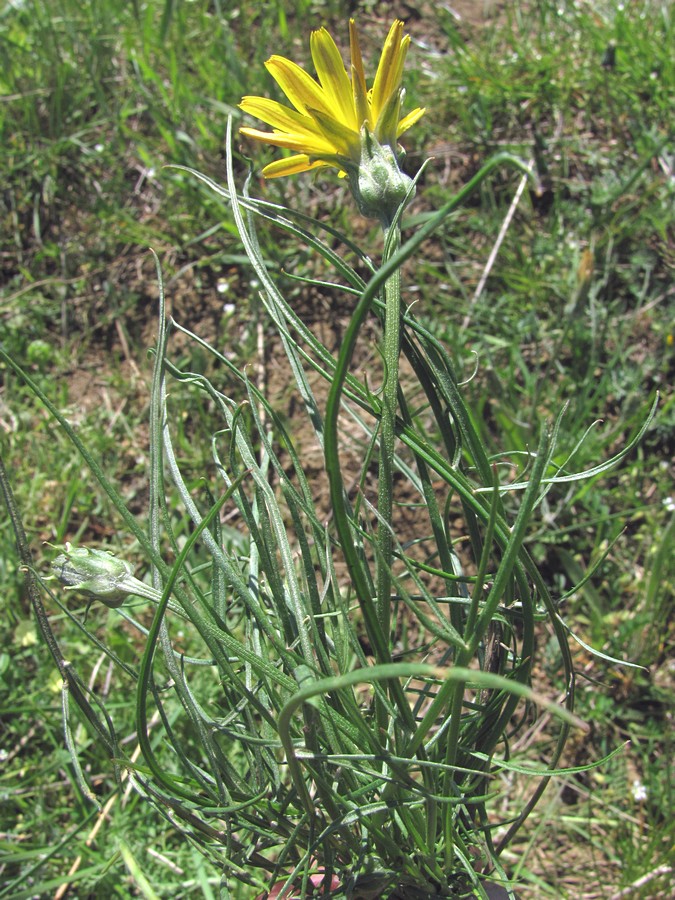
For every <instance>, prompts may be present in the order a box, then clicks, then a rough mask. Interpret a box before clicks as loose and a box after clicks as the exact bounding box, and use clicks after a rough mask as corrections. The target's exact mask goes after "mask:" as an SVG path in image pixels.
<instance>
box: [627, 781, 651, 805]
mask: <svg viewBox="0 0 675 900" xmlns="http://www.w3.org/2000/svg"><path fill="white" fill-rule="evenodd" d="M631 793H632V794H633V799H634V800H635V802H636V803H642V802H643V801H644V800H646V799H647V788H646V787H645V786H644V784H643V783H642V782H641V781H640V779H639V778H636V779H635V780H634V781H633V787H632V789H631Z"/></svg>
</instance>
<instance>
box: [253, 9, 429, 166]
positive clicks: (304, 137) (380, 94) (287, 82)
mask: <svg viewBox="0 0 675 900" xmlns="http://www.w3.org/2000/svg"><path fill="white" fill-rule="evenodd" d="M349 42H350V50H351V78H350V76H349V75H348V74H347V72H346V70H345V67H344V64H343V62H342V58H341V56H340V52H339V50H338V48H337V46H336V45H335V41H334V40H333V38H332V37H331V36H330V34H329V33H328V31H326V29H325V28H320V29H319V30H318V31H314V32H313V33H312V36H311V39H310V48H311V53H312V60H313V62H314V66H315V68H316V74H317V80H315V79H314V78H312V77H311V76H310V75H309V74H308V73H307V72H305V70H304V69H302V68H301V67H300V66H298V65H297V64H296V63H294V62H292V61H291V60H290V59H285V58H284V57H283V56H271V57H270V58H269V59H268V60H267V62H266V63H265V65H266V67H267V70H268V72H269V73H270V74H271V75H272V77H273V78H274V80H275V81H276V82H277V84H278V85H279V87H280V88H281V90H282V91H283V92H284V94H285V95H286V96H287V97H288V99H289V100H290V102H291V103H292V104H293V107H294V108H292V109H291V108H290V107H287V106H283V105H282V104H281V103H277V102H276V101H274V100H269V99H266V98H265V97H244V98H243V100H242V101H241V103H240V104H239V105H240V107H241V109H243V110H244V112H247V113H249V114H250V115H252V116H255V117H256V118H258V119H261V120H262V121H263V122H265V123H266V124H267V125H270V126H271V127H272V128H273V131H271V132H269V131H259V130H258V129H256V128H242V129H241V133H242V134H244V135H247V136H248V137H252V138H254V139H255V140H257V141H262V142H263V143H266V144H272V145H274V146H276V147H285V148H287V149H289V150H294V151H296V152H295V154H294V155H293V156H290V157H288V158H286V159H279V160H276V161H275V162H272V163H270V164H269V165H267V166H265V168H264V169H263V175H264V176H265V177H266V178H276V177H278V176H280V175H293V174H296V173H297V172H307V171H309V170H310V169H317V168H321V167H325V166H332V167H334V168H337V169H339V171H340V173H341V174H343V175H344V174H346V175H349V176H350V179H351V178H352V177H356V176H357V173H358V169H359V166H360V165H361V162H362V150H363V146H364V140H363V135H364V132H365V133H367V134H368V135H369V136H370V141H371V142H372V139H373V138H374V140H375V142H376V143H377V144H379V145H381V146H382V147H383V148H387V147H388V148H390V153H391V154H393V156H394V159H396V155H397V151H398V144H397V142H398V138H399V137H400V136H401V135H402V134H403V133H404V132H405V131H407V130H408V128H410V127H411V126H412V125H414V124H415V122H417V121H418V119H419V118H420V117H421V116H422V114H423V113H424V110H423V109H420V108H417V109H415V110H413V111H412V112H410V113H408V114H407V115H405V116H403V117H402V116H401V104H402V100H403V95H404V92H403V90H402V88H401V79H402V75H403V64H404V62H405V57H406V53H407V51H408V46H409V44H410V37H409V36H408V35H404V34H403V22H401V21H399V20H396V21H395V22H394V24H393V25H392V26H391V28H390V29H389V34H388V35H387V39H386V41H385V43H384V48H383V50H382V55H381V57H380V62H379V65H378V67H377V72H376V74H375V80H374V82H373V84H372V87H371V88H370V89H369V88H368V87H367V85H366V76H365V72H364V69H363V60H362V58H361V49H360V47H359V41H358V37H357V34H356V27H355V24H354V20H353V19H352V20H350V22H349ZM371 146H372V143H371Z"/></svg>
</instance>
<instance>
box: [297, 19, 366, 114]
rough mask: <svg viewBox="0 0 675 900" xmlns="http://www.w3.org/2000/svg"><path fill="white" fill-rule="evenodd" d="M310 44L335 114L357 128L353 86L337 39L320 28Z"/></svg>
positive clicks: (312, 36)
mask: <svg viewBox="0 0 675 900" xmlns="http://www.w3.org/2000/svg"><path fill="white" fill-rule="evenodd" d="M309 45H310V50H311V52H312V59H313V61H314V66H315V67H316V74H317V75H318V77H319V81H320V82H321V86H322V87H323V89H324V94H325V96H326V101H327V102H328V103H329V104H330V106H331V107H332V112H333V116H334V117H335V118H337V119H339V120H340V121H341V122H342V123H343V124H344V125H346V126H347V127H348V128H354V129H357V128H358V127H359V123H358V122H357V121H356V113H355V111H354V99H353V97H352V86H351V83H350V81H349V77H348V75H347V73H346V71H345V67H344V63H343V62H342V57H341V56H340V51H339V50H338V48H337V47H336V45H335V41H334V40H333V38H332V37H331V36H330V34H329V33H328V32H327V31H326V29H325V28H320V29H319V30H318V31H313V32H312V35H311V37H310V42H309Z"/></svg>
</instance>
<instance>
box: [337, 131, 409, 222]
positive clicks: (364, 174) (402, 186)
mask: <svg viewBox="0 0 675 900" xmlns="http://www.w3.org/2000/svg"><path fill="white" fill-rule="evenodd" d="M347 174H348V177H349V185H350V187H351V190H352V194H353V195H354V199H355V200H356V202H357V204H358V207H359V210H360V212H361V214H362V215H364V216H368V217H369V218H371V219H379V220H380V222H382V224H383V225H384V226H385V227H387V226H389V225H390V224H391V222H392V221H393V218H394V216H395V215H396V212H397V210H398V208H399V206H400V205H401V204H402V203H403V202H404V201H405V200H406V198H408V201H409V200H411V199H412V198H413V196H414V191H411V188H412V184H413V182H412V179H411V178H409V177H408V176H407V175H406V174H405V172H402V171H401V170H400V169H399V167H398V160H397V158H396V153H395V152H394V150H393V149H392V148H391V147H390V146H388V145H387V144H384V145H383V144H380V143H379V141H378V140H377V139H376V138H375V137H374V136H373V135H372V134H371V133H370V131H369V130H368V128H367V126H365V125H364V126H363V127H362V128H361V158H360V160H359V165H358V168H356V167H352V166H350V167H349V168H348V173H347ZM409 194H410V196H408V195H409Z"/></svg>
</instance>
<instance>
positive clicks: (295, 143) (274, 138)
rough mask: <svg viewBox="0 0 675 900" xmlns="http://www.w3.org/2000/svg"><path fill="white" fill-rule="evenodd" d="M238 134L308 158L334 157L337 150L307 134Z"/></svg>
mask: <svg viewBox="0 0 675 900" xmlns="http://www.w3.org/2000/svg"><path fill="white" fill-rule="evenodd" d="M239 133H240V134H243V135H245V136H246V137H250V138H253V140H255V141H261V143H263V144H272V145H273V146H274V147H286V148H287V149H288V150H297V151H299V152H300V153H307V154H308V155H309V156H335V155H336V154H337V153H339V149H337V148H336V147H334V146H333V145H332V144H329V143H328V141H327V140H323V139H322V138H320V137H315V136H313V135H307V134H291V133H288V132H285V131H258V129H257V128H240V129H239Z"/></svg>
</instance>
